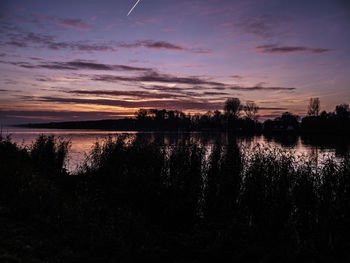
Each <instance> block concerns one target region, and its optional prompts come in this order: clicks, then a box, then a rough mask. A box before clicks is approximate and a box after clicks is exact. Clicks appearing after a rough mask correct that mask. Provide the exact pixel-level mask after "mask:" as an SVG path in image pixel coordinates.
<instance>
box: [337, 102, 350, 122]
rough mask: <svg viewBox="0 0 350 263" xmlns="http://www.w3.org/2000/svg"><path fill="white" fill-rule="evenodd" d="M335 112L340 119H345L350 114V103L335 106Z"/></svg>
mask: <svg viewBox="0 0 350 263" xmlns="http://www.w3.org/2000/svg"><path fill="white" fill-rule="evenodd" d="M335 114H336V115H337V117H338V118H339V119H342V120H345V119H348V118H349V116H350V110H349V104H340V105H337V106H336V107H335Z"/></svg>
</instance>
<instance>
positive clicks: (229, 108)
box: [224, 98, 242, 118]
mask: <svg viewBox="0 0 350 263" xmlns="http://www.w3.org/2000/svg"><path fill="white" fill-rule="evenodd" d="M224 110H225V114H226V115H227V116H232V117H234V118H238V117H239V115H240V113H241V110H242V105H241V101H240V100H239V99H238V98H232V99H227V100H226V102H225V107H224Z"/></svg>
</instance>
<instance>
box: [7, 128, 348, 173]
mask: <svg viewBox="0 0 350 263" xmlns="http://www.w3.org/2000/svg"><path fill="white" fill-rule="evenodd" d="M8 134H10V135H11V138H12V141H14V142H16V143H18V144H20V145H25V146H28V145H30V144H32V143H33V142H34V141H35V140H36V138H37V137H38V136H39V135H40V134H46V135H55V136H56V137H58V138H62V139H65V140H70V141H71V148H70V152H69V158H68V159H69V160H68V163H67V169H68V171H74V170H76V168H77V166H78V165H79V164H81V163H82V162H83V160H84V159H85V156H86V154H88V153H89V152H90V151H91V149H92V147H93V145H94V144H95V143H96V142H97V141H102V140H104V139H105V138H106V137H108V136H115V135H118V134H126V135H133V136H135V135H136V134H138V135H139V136H143V137H145V138H146V139H148V140H151V141H154V140H157V141H160V142H161V143H164V144H165V145H173V144H176V143H179V142H181V141H184V140H185V141H186V140H194V141H197V142H200V143H202V144H204V145H207V147H208V149H209V150H210V148H211V145H213V144H214V143H215V142H216V141H217V140H219V141H221V143H222V144H223V145H225V144H227V143H228V135H227V134H224V133H201V132H188V133H162V132H158V133H155V132H142V133H141V132H124V131H123V132H115V131H114V132H113V131H98V130H54V129H24V128H9V129H6V130H3V131H2V135H3V136H6V135H8ZM325 138H326V139H325ZM325 138H324V137H322V138H317V137H315V136H313V137H308V136H306V137H305V136H301V137H300V136H293V135H288V136H272V137H268V136H263V135H261V136H239V137H237V142H238V145H239V146H240V147H241V148H242V149H245V150H246V151H248V152H249V151H252V149H254V147H256V146H257V145H260V146H262V147H270V148H274V149H283V150H290V151H292V152H293V154H294V155H295V156H296V160H298V156H305V157H306V159H307V160H309V161H311V162H316V163H322V161H323V160H325V159H326V158H339V157H341V156H342V155H344V154H346V153H348V152H349V150H350V142H349V140H348V139H347V138H339V137H336V136H335V137H334V138H333V137H329V136H328V137H325ZM329 139H331V140H329ZM303 160H304V159H303Z"/></svg>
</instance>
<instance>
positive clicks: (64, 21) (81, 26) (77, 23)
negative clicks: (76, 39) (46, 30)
mask: <svg viewBox="0 0 350 263" xmlns="http://www.w3.org/2000/svg"><path fill="white" fill-rule="evenodd" d="M33 16H34V18H36V19H38V20H45V21H49V22H52V23H54V24H56V25H60V26H64V27H69V28H73V29H76V30H88V29H90V28H91V26H92V24H91V23H88V22H84V21H83V20H82V19H80V18H60V17H52V16H45V15H40V14H34V15H33Z"/></svg>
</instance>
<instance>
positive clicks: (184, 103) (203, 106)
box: [23, 96, 223, 110]
mask: <svg viewBox="0 0 350 263" xmlns="http://www.w3.org/2000/svg"><path fill="white" fill-rule="evenodd" d="M23 99H26V100H29V99H31V100H32V101H40V102H49V103H67V104H89V105H103V106H114V107H123V108H158V109H159V108H162V109H180V110H216V109H222V107H223V103H212V102H209V101H208V100H202V99H197V100H194V99H162V100H139V101H136V100H135V101H127V100H111V99H82V98H60V97H49V96H47V97H31V98H30V97H25V98H23Z"/></svg>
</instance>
